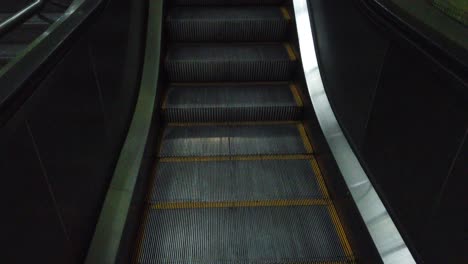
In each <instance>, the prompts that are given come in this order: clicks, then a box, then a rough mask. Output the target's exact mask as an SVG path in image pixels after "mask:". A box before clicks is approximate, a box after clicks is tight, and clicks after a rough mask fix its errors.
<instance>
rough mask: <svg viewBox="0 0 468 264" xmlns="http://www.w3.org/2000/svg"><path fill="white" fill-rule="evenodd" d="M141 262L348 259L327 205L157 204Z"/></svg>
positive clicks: (142, 249) (151, 212) (260, 261)
mask: <svg viewBox="0 0 468 264" xmlns="http://www.w3.org/2000/svg"><path fill="white" fill-rule="evenodd" d="M147 219H148V221H147V222H146V224H145V229H146V232H145V234H144V237H143V243H142V245H143V246H142V248H141V250H140V253H141V254H140V257H139V259H138V262H139V263H200V264H201V263H203V264H208V263H213V264H214V263H278V264H280V263H310V262H314V261H316V262H319V261H337V262H338V261H343V262H344V261H346V260H347V258H346V254H345V253H344V251H343V249H342V247H341V245H340V239H339V237H338V234H337V233H336V231H335V228H334V226H333V222H332V221H331V219H330V217H329V215H328V210H327V207H326V206H291V207H239V208H209V209H177V210H151V211H150V212H149V214H148V217H147Z"/></svg>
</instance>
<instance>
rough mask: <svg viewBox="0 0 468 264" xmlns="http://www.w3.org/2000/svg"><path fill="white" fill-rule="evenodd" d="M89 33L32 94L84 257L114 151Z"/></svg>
mask: <svg viewBox="0 0 468 264" xmlns="http://www.w3.org/2000/svg"><path fill="white" fill-rule="evenodd" d="M90 65H91V64H90V59H89V56H88V50H87V45H86V39H83V40H81V41H79V42H78V43H76V46H75V48H74V49H73V50H72V51H71V52H70V53H69V54H67V55H66V56H65V57H64V58H63V60H62V61H61V62H60V63H59V65H58V66H57V67H56V68H55V69H54V70H53V71H52V72H51V73H50V74H49V75H48V76H47V78H46V79H45V80H44V81H43V82H42V83H41V84H40V86H39V87H38V89H37V92H36V94H35V95H34V96H33V98H32V99H31V100H33V101H36V102H37V103H36V106H35V109H34V110H33V111H32V112H31V113H30V114H29V117H28V119H29V123H30V126H31V131H32V135H33V137H34V139H35V141H36V142H37V147H38V151H39V153H40V155H41V157H42V162H43V165H44V168H45V170H46V171H47V174H48V176H49V179H50V185H51V188H52V191H53V192H54V195H55V197H56V200H57V204H58V208H59V210H60V212H61V214H62V216H63V221H64V224H65V227H66V229H67V232H68V234H69V236H70V241H71V243H72V246H73V249H74V251H75V254H76V255H78V256H79V258H80V259H83V258H84V256H85V254H86V250H87V245H88V244H89V242H90V240H91V237H92V234H93V231H94V227H95V224H96V219H97V217H98V214H99V210H100V207H101V204H102V201H103V199H104V195H103V194H104V193H105V190H106V189H107V187H108V182H109V179H110V177H111V171H112V165H113V164H112V160H113V155H112V152H110V141H109V138H108V137H107V133H106V126H105V119H104V114H103V110H102V105H101V102H100V99H99V98H100V97H99V91H98V87H97V85H96V82H95V79H94V75H93V72H92V69H91V66H90Z"/></svg>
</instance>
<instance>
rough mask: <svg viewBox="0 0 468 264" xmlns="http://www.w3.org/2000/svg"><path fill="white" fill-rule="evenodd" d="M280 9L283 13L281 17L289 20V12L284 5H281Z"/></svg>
mask: <svg viewBox="0 0 468 264" xmlns="http://www.w3.org/2000/svg"><path fill="white" fill-rule="evenodd" d="M280 9H281V13H282V14H283V18H284V19H285V20H287V21H291V15H290V14H289V11H288V9H287V8H286V7H284V6H282V7H281V8H280Z"/></svg>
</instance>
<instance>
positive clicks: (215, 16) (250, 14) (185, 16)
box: [167, 6, 285, 21]
mask: <svg viewBox="0 0 468 264" xmlns="http://www.w3.org/2000/svg"><path fill="white" fill-rule="evenodd" d="M167 20H168V21H172V20H190V21H193V20H195V21H197V20H217V21H218V20H221V21H223V20H226V21H232V20H240V21H246V20H285V17H284V15H283V12H282V11H281V8H280V7H273V6H271V7H270V6H262V7H176V8H173V9H171V10H170V11H169V12H168V15H167Z"/></svg>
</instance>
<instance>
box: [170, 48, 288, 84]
mask: <svg viewBox="0 0 468 264" xmlns="http://www.w3.org/2000/svg"><path fill="white" fill-rule="evenodd" d="M165 66H166V71H167V74H168V76H169V80H171V81H179V82H189V81H288V80H290V79H291V77H292V74H293V72H294V70H295V69H296V66H297V62H296V61H293V60H291V59H290V57H289V55H288V52H287V49H286V48H285V47H284V45H283V44H280V43H278V44H218V45H213V44H185V45H182V44H178V45H175V46H174V47H172V48H171V49H170V50H169V52H168V56H167V58H166V62H165Z"/></svg>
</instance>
